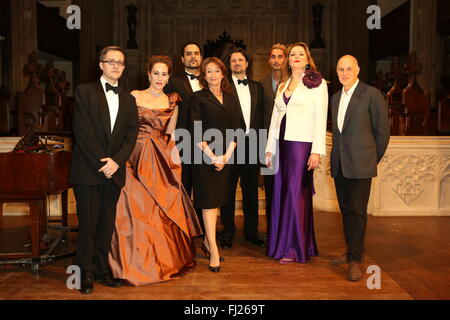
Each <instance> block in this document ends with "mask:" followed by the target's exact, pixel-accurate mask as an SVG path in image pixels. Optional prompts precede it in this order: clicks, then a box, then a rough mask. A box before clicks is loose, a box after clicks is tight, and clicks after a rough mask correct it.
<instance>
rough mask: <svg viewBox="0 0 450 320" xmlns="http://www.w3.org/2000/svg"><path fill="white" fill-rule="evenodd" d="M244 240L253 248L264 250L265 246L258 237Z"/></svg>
mask: <svg viewBox="0 0 450 320" xmlns="http://www.w3.org/2000/svg"><path fill="white" fill-rule="evenodd" d="M245 240H247V241H249V242H251V243H253V244H254V245H255V246H258V247H261V248H265V247H266V246H267V244H266V242H265V241H263V240H261V239H260V238H258V237H253V238H246V239H245Z"/></svg>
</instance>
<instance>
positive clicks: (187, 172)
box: [181, 163, 205, 233]
mask: <svg viewBox="0 0 450 320" xmlns="http://www.w3.org/2000/svg"><path fill="white" fill-rule="evenodd" d="M181 183H182V184H183V187H184V190H186V192H187V194H188V196H189V198H191V193H192V188H193V187H192V164H184V163H182V164H181ZM195 213H196V214H197V217H198V220H199V222H200V224H201V226H202V230H203V233H205V226H204V224H203V215H202V209H198V208H195Z"/></svg>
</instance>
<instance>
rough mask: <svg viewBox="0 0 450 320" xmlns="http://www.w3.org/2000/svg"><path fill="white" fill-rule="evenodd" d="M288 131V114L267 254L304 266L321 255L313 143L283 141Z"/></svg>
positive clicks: (275, 183) (282, 135)
mask: <svg viewBox="0 0 450 320" xmlns="http://www.w3.org/2000/svg"><path fill="white" fill-rule="evenodd" d="M283 98H284V101H285V102H286V105H287V104H288V103H289V99H288V98H286V96H285V95H284V94H283ZM285 129H286V115H285V116H284V117H283V119H282V122H281V125H280V137H279V149H278V153H277V157H278V171H277V173H276V174H275V177H274V184H273V197H272V216H271V221H270V229H269V230H270V231H269V245H268V251H267V254H268V255H269V256H271V257H273V258H274V259H283V258H287V259H292V260H293V261H294V262H301V263H305V262H307V261H308V260H309V259H310V257H312V256H317V255H318V254H319V252H318V250H317V244H316V240H315V235H314V221H313V206H312V196H313V193H314V185H313V172H314V171H312V170H311V171H308V168H307V163H308V159H309V156H310V154H311V147H312V143H310V142H297V141H286V140H284V133H285Z"/></svg>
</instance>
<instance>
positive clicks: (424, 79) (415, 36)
mask: <svg viewBox="0 0 450 320" xmlns="http://www.w3.org/2000/svg"><path fill="white" fill-rule="evenodd" d="M436 10H437V0H428V1H421V0H411V29H410V32H409V34H410V44H409V50H410V51H416V52H417V58H418V60H419V61H420V62H421V63H422V64H423V66H424V68H423V71H422V74H421V75H419V76H418V78H417V80H418V82H419V84H420V86H421V87H422V88H423V89H424V90H425V91H428V92H430V93H431V106H432V107H433V106H435V105H436V97H435V96H436V95H435V92H436V88H437V83H438V79H437V76H436V75H437V74H438V73H437V72H436V61H438V60H439V59H438V54H437V44H438V42H437V38H438V35H437V31H436V14H437V12H436Z"/></svg>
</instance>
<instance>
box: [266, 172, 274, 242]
mask: <svg viewBox="0 0 450 320" xmlns="http://www.w3.org/2000/svg"><path fill="white" fill-rule="evenodd" d="M273 177H274V176H273V175H266V176H264V192H265V196H266V221H267V234H269V232H270V230H269V228H270V217H271V215H272V214H271V212H272V190H273Z"/></svg>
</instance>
